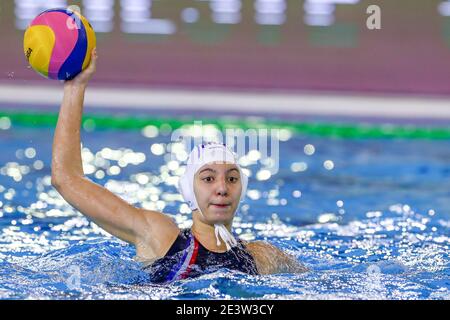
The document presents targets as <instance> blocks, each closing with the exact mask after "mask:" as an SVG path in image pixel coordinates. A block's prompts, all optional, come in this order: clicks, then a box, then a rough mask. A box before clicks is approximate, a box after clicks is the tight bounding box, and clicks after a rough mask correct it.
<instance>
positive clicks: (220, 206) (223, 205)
mask: <svg viewBox="0 0 450 320" xmlns="http://www.w3.org/2000/svg"><path fill="white" fill-rule="evenodd" d="M211 206H212V207H214V208H218V209H228V208H229V207H230V206H231V203H211Z"/></svg>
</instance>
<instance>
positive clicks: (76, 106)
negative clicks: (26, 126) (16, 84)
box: [52, 82, 86, 180]
mask: <svg viewBox="0 0 450 320" xmlns="http://www.w3.org/2000/svg"><path fill="white" fill-rule="evenodd" d="M85 90H86V85H84V84H74V83H72V82H66V83H65V84H64V97H63V101H62V104H61V109H60V112H59V117H58V123H57V125H56V130H55V136H54V140H53V152H52V177H53V178H54V180H59V179H61V178H64V177H67V176H83V175H84V172H83V164H82V159H81V138H80V130H81V120H82V115H83V103H84V93H85Z"/></svg>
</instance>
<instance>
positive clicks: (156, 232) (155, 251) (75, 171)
mask: <svg viewBox="0 0 450 320" xmlns="http://www.w3.org/2000/svg"><path fill="white" fill-rule="evenodd" d="M96 65H97V53H96V50H95V49H94V50H93V52H92V61H91V64H90V65H89V67H88V68H87V69H86V70H85V71H83V72H82V73H80V74H79V75H78V76H77V77H75V79H73V80H71V81H66V82H65V84H64V98H63V101H62V104H61V109H60V112H59V117H58V123H57V126H56V130H55V136H54V140H53V152H52V185H53V186H54V187H55V188H56V190H57V191H58V192H59V193H60V194H61V195H62V197H63V198H64V199H65V200H66V201H67V202H68V203H69V204H71V205H72V206H73V207H75V208H76V209H77V210H78V211H80V212H81V213H82V214H84V215H85V216H87V217H88V218H90V219H92V220H93V221H94V222H95V223H97V224H98V225H99V226H100V227H102V228H103V229H104V230H106V231H107V232H109V233H111V234H112V235H114V236H116V237H118V238H120V239H122V240H124V241H126V242H129V243H132V244H134V245H135V246H136V249H137V253H138V256H145V257H146V258H149V259H151V258H155V257H160V256H163V255H164V254H165V252H166V251H167V249H168V247H169V246H170V244H171V241H172V240H173V239H174V238H175V237H176V235H177V234H178V227H177V226H176V224H175V223H174V222H173V221H172V219H170V218H169V217H168V216H166V215H164V214H162V213H160V212H156V211H149V210H143V209H139V208H136V207H133V206H132V205H130V204H129V203H127V202H126V201H124V200H123V199H121V198H120V197H118V196H116V195H115V194H113V193H112V192H110V191H109V190H107V189H106V188H104V187H102V186H100V185H98V184H95V183H93V182H92V181H90V180H89V179H87V178H86V177H85V176H84V172H83V165H82V159H81V147H80V144H81V141H80V127H81V119H82V114H83V104H84V93H85V90H86V87H87V85H88V82H89V80H90V78H91V77H92V75H93V74H94V73H95V70H96Z"/></svg>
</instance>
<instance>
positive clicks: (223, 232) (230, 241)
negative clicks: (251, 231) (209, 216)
mask: <svg viewBox="0 0 450 320" xmlns="http://www.w3.org/2000/svg"><path fill="white" fill-rule="evenodd" d="M198 212H200V214H201V215H202V217H203V218H205V216H204V214H203V212H202V210H200V208H198ZM214 234H215V235H216V240H217V246H218V247H219V246H220V244H221V242H220V239H222V241H223V242H224V243H225V246H226V247H227V251H228V250H230V249H231V248H233V247H235V246H236V245H237V241H236V239H235V238H234V236H233V234H232V233H231V232H230V231H228V229H227V227H225V225H224V224H222V223H215V224H214Z"/></svg>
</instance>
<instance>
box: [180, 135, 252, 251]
mask: <svg viewBox="0 0 450 320" xmlns="http://www.w3.org/2000/svg"><path fill="white" fill-rule="evenodd" d="M211 162H223V163H225V162H226V163H232V164H235V165H236V167H237V168H238V170H239V173H240V176H241V178H240V181H241V186H242V191H241V196H240V198H239V202H240V201H242V200H243V199H244V197H245V193H246V190H247V184H248V177H247V175H245V174H244V173H243V172H242V169H241V167H240V166H239V163H238V162H237V159H236V157H235V156H234V154H233V152H232V151H231V150H230V149H229V148H227V147H226V146H225V144H220V143H211V142H210V143H206V144H200V145H198V146H196V147H195V148H194V149H192V151H191V153H190V154H189V157H188V160H187V164H186V171H185V172H184V174H183V175H182V176H181V177H180V181H179V184H178V187H179V190H180V193H181V195H182V196H183V198H184V200H185V201H186V202H187V203H188V205H189V208H190V209H191V210H195V209H198V211H199V212H200V214H201V215H203V213H202V211H201V210H200V207H199V206H198V203H197V199H196V198H195V193H194V177H195V174H196V173H197V171H198V170H199V169H200V168H201V167H203V166H204V165H205V164H208V163H211ZM236 210H237V209H236ZM214 229H215V235H216V239H217V245H218V246H219V245H220V239H219V236H220V238H222V240H223V241H224V242H225V245H226V246H227V250H230V248H231V247H233V246H235V245H236V244H237V242H236V239H235V238H234V236H233V235H232V234H231V233H230V232H229V231H228V230H227V228H226V227H225V226H224V225H223V224H215V225H214Z"/></svg>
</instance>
